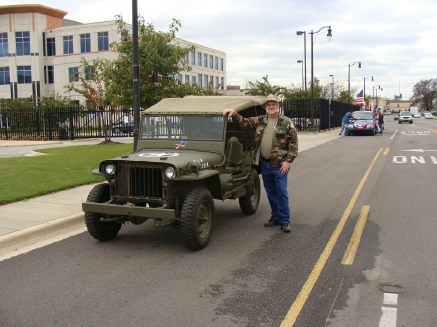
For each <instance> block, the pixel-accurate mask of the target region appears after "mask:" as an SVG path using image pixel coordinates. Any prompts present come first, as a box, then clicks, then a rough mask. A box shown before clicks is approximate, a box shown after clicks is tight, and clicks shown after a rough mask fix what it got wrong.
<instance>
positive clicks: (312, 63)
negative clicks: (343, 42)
mask: <svg viewBox="0 0 437 327" xmlns="http://www.w3.org/2000/svg"><path fill="white" fill-rule="evenodd" d="M324 28H327V29H328V34H326V37H327V38H328V41H331V38H332V29H331V25H328V26H323V27H321V28H320V29H319V30H318V31H317V32H313V30H311V32H310V34H311V130H312V131H314V51H313V48H314V34H317V33H319V32H320V31H321V30H322V29H324Z"/></svg>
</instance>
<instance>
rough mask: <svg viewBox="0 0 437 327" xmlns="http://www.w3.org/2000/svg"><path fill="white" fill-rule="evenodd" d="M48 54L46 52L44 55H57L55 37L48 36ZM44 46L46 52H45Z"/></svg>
mask: <svg viewBox="0 0 437 327" xmlns="http://www.w3.org/2000/svg"><path fill="white" fill-rule="evenodd" d="M46 47H47V54H45V53H44V55H47V57H52V56H56V44H55V38H54V37H48V38H47V43H46ZM45 50H46V49H45V48H44V52H45Z"/></svg>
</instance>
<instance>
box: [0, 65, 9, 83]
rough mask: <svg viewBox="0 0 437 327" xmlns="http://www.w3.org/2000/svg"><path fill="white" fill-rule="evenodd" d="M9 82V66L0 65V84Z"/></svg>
mask: <svg viewBox="0 0 437 327" xmlns="http://www.w3.org/2000/svg"><path fill="white" fill-rule="evenodd" d="M10 82H11V77H10V75H9V67H0V85H6V84H9V83H10Z"/></svg>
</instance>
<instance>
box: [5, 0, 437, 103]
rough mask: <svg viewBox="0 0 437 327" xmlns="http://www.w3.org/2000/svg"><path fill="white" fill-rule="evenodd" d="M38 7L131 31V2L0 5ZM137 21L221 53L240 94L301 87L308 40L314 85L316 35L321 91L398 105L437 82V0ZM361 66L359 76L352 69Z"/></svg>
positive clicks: (163, 7)
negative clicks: (176, 27)
mask: <svg viewBox="0 0 437 327" xmlns="http://www.w3.org/2000/svg"><path fill="white" fill-rule="evenodd" d="M28 3H39V4H41V5H44V6H48V7H52V8H56V9H60V10H64V11H66V12H68V14H67V15H66V16H65V18H67V19H71V20H76V21H79V22H82V23H90V22H97V21H105V20H112V19H114V17H115V15H118V14H121V15H122V16H123V17H124V20H125V21H127V22H129V23H132V1H128V0H123V1H120V0H93V1H89V0H75V1H68V2H67V1H65V2H64V1H59V0H44V1H43V0H41V1H39V2H34V1H31V0H9V1H5V0H0V5H1V6H4V5H17V4H28ZM137 3H138V13H139V15H141V16H143V17H144V19H145V21H146V22H147V23H152V24H153V25H154V26H155V29H157V30H162V31H168V26H169V25H170V23H171V21H172V18H176V19H178V20H180V21H181V23H182V28H181V29H180V31H179V32H178V33H177V35H176V36H177V37H179V38H182V39H184V40H187V41H191V42H194V43H198V44H201V45H204V46H207V47H210V48H214V49H217V50H220V51H223V52H225V53H226V56H227V82H228V85H240V86H241V87H245V85H246V83H247V82H248V81H252V82H255V81H257V80H258V81H261V80H262V77H264V76H266V75H268V77H269V81H270V82H271V83H272V84H275V85H281V86H291V85H295V86H300V85H301V84H302V65H301V64H298V63H297V60H303V59H304V37H303V36H297V35H296V31H298V30H302V31H306V32H307V36H306V44H307V80H308V82H309V81H310V79H311V64H310V63H311V35H310V34H309V33H310V32H311V30H313V31H314V32H317V31H318V30H319V29H320V28H321V27H324V26H327V25H331V27H332V40H331V41H330V42H328V40H327V38H326V34H327V29H322V30H321V31H320V32H319V33H318V34H314V37H315V39H314V43H313V44H314V45H313V52H314V76H315V77H317V78H318V79H320V81H321V83H322V84H326V83H330V82H331V80H332V78H331V77H329V75H334V81H335V83H337V82H338V83H340V84H343V85H344V87H345V89H347V80H348V70H349V69H348V68H349V65H351V66H350V76H351V77H350V81H351V89H356V90H357V92H358V91H360V90H361V89H362V88H363V84H364V78H365V77H368V76H373V77H374V81H373V82H372V81H371V78H368V79H366V94H368V95H372V93H373V88H374V87H375V88H376V87H378V86H380V87H381V88H382V89H383V91H381V90H379V91H378V96H382V97H389V98H393V97H394V95H399V94H400V93H402V95H403V99H408V98H409V97H410V96H411V94H412V89H413V86H414V84H416V83H417V82H419V81H420V80H422V79H430V78H437V64H436V61H437V3H436V1H435V0H415V1H412V0H411V1H410V0H396V1H395V0H384V1H381V0H379V1H376V0H366V1H352V0H330V1H328V0H307V1H296V0H269V1H265V0H240V1H231V0H222V1H216V2H212V1H205V0H203V1H201V0H164V1H151V0H137ZM357 61H361V65H362V68H361V69H359V68H358V64H354V65H352V64H353V63H354V62H357Z"/></svg>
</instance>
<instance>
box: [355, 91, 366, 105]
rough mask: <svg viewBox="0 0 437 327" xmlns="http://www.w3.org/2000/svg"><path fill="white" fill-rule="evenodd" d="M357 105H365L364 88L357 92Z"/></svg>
mask: <svg viewBox="0 0 437 327" xmlns="http://www.w3.org/2000/svg"><path fill="white" fill-rule="evenodd" d="M355 105H357V106H362V105H365V102H364V96H363V90H361V91H360V93H358V94H357V99H356V100H355Z"/></svg>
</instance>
